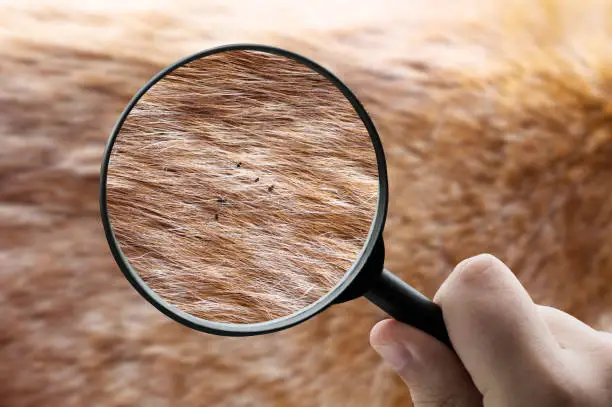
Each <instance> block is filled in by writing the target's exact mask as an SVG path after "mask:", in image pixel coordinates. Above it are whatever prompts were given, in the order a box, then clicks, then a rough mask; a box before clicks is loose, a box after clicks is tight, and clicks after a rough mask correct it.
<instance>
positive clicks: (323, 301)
mask: <svg viewBox="0 0 612 407" xmlns="http://www.w3.org/2000/svg"><path fill="white" fill-rule="evenodd" d="M236 50H251V51H260V52H268V53H272V54H276V55H281V56H284V57H287V58H291V59H294V60H296V61H298V62H300V63H302V64H304V65H306V66H308V67H309V68H311V69H313V70H314V71H316V72H318V73H319V74H321V75H323V76H325V77H326V78H327V79H329V80H330V81H331V82H332V83H333V84H334V85H335V86H336V87H337V88H338V89H339V90H340V91H341V92H342V94H343V95H344V96H345V97H346V98H347V99H348V100H349V101H350V103H351V105H352V106H353V108H354V109H355V111H356V112H357V114H358V115H359V118H360V119H361V121H362V122H363V124H364V125H365V127H366V129H367V131H368V134H369V135H370V138H371V139H372V144H373V146H374V150H375V153H376V159H377V164H378V178H379V193H378V202H377V208H376V214H375V216H374V219H373V221H372V226H371V228H370V232H369V234H368V237H367V239H366V243H365V245H364V247H363V249H362V251H361V254H360V256H359V258H358V259H357V261H356V262H355V263H354V264H353V266H352V267H351V269H350V270H349V271H348V272H347V273H346V274H345V275H344V277H343V278H342V279H341V280H340V282H338V284H336V286H335V287H334V288H333V289H332V290H331V291H330V292H329V293H328V294H326V295H324V296H323V297H321V298H320V299H319V300H317V301H316V302H314V303H312V304H311V305H309V306H308V307H306V308H304V309H302V310H301V311H299V312H297V313H294V314H291V315H288V316H285V317H282V318H278V319H275V320H271V321H265V322H258V323H254V324H230V323H221V322H212V321H207V320H204V319H201V318H197V317H194V316H192V315H190V314H188V313H186V312H184V311H181V310H180V309H178V308H177V307H174V306H172V305H170V304H167V303H166V302H165V301H163V300H162V299H161V297H159V296H158V295H157V294H155V293H154V292H153V290H151V289H150V288H149V287H148V286H147V285H146V284H145V282H144V281H143V280H142V279H141V278H140V277H139V276H138V273H137V272H136V271H135V270H134V269H132V267H131V266H130V265H129V262H128V261H127V259H126V258H125V256H124V255H123V252H122V251H121V249H120V247H119V244H118V242H117V239H116V238H115V235H114V233H113V230H112V226H111V222H110V219H109V215H108V208H107V205H106V183H107V173H108V166H109V162H110V157H111V151H112V148H113V145H114V143H115V140H116V138H117V136H118V134H119V132H120V130H121V127H122V125H123V123H124V121H125V120H126V118H127V117H128V115H129V113H130V112H131V110H132V109H133V108H134V106H135V105H136V103H138V101H139V100H140V98H141V97H142V96H143V95H144V94H145V93H146V92H147V91H148V90H149V89H150V88H151V87H152V86H153V85H155V84H156V83H157V82H158V81H159V80H160V79H162V78H163V77H164V76H165V75H167V74H168V73H170V72H172V71H174V70H175V69H177V68H179V67H181V66H183V65H185V64H187V63H189V62H191V61H194V60H196V59H199V58H204V57H206V56H209V55H213V54H217V53H221V52H227V51H236ZM387 206H388V182H387V164H386V160H385V154H384V151H383V147H382V144H381V142H380V138H379V136H378V132H377V131H376V128H375V127H374V123H373V122H372V120H371V119H370V116H369V115H368V113H367V112H366V110H365V108H364V107H363V105H362V104H361V103H360V102H359V100H358V99H357V97H356V96H355V95H354V93H353V92H352V91H351V90H350V89H349V88H348V87H347V86H346V85H345V84H344V83H343V82H342V81H341V80H340V79H338V78H337V77H336V76H335V75H334V74H332V73H331V72H329V71H328V70H327V69H325V68H323V67H322V66H321V65H319V64H317V63H315V62H313V61H312V60H310V59H308V58H306V57H304V56H301V55H299V54H296V53H294V52H291V51H287V50H284V49H281V48H277V47H273V46H268V45H260V44H232V45H224V46H220V47H216V48H212V49H208V50H204V51H201V52H198V53H196V54H193V55H191V56H188V57H186V58H183V59H181V60H179V61H177V62H175V63H174V64H172V65H170V66H168V67H166V68H165V69H163V70H162V71H160V72H159V73H158V74H157V75H155V76H154V77H153V78H152V79H151V80H150V81H149V82H147V83H146V84H145V85H144V86H143V87H142V88H141V89H140V90H139V91H138V93H136V95H135V96H134V97H133V98H132V100H131V101H130V103H129V104H128V106H127V107H126V108H125V110H124V111H123V113H122V114H121V116H120V118H119V120H118V121H117V124H116V125H115V127H114V129H113V131H112V133H111V136H110V138H109V140H108V143H107V145H106V149H105V151H104V157H103V161H102V167H101V170H100V215H101V217H102V225H103V227H104V233H105V235H106V239H107V241H108V244H109V247H110V250H111V253H112V255H113V257H114V259H115V261H116V262H117V265H118V266H119V269H120V270H121V272H122V273H123V275H124V276H125V277H126V278H127V280H128V281H129V282H130V284H131V285H132V286H133V287H134V288H135V289H136V291H138V293H139V294H140V295H141V296H143V297H144V298H145V299H146V300H147V301H148V302H149V303H151V304H152V305H153V306H154V307H155V308H157V309H158V310H159V311H161V312H162V313H164V314H165V315H166V316H168V317H170V318H172V319H173V320H175V321H177V322H179V323H181V324H183V325H186V326H188V327H190V328H193V329H196V330H198V331H202V332H206V333H210V334H215V335H223V336H251V335H261V334H266V333H271V332H276V331H279V330H283V329H287V328H290V327H292V326H294V325H296V324H299V323H301V322H304V321H306V320H307V319H310V318H312V317H313V316H315V315H317V314H318V313H320V312H321V311H323V310H325V309H326V308H327V307H329V306H330V305H332V304H333V303H334V301H335V300H336V299H337V298H338V297H339V296H340V295H341V294H342V293H343V292H344V291H345V290H346V289H347V288H348V287H349V285H350V284H351V282H353V280H354V279H355V278H356V277H357V275H358V274H359V272H360V271H361V270H362V269H363V267H364V264H365V263H366V261H367V259H368V258H369V257H370V256H371V255H372V252H373V250H374V246H375V245H376V242H377V241H378V240H379V238H381V236H382V233H383V229H384V225H385V221H386V217H387Z"/></svg>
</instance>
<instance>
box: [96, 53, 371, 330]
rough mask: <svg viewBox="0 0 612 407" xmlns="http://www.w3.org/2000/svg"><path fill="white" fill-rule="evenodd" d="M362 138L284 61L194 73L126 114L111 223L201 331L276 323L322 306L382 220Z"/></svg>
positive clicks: (116, 156)
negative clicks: (202, 323)
mask: <svg viewBox="0 0 612 407" xmlns="http://www.w3.org/2000/svg"><path fill="white" fill-rule="evenodd" d="M377 197H378V176H377V161H376V155H375V153H374V148H373V146H372V141H371V139H370V136H369V134H368V132H367V130H366V127H365V125H364V124H363V123H362V121H361V119H360V118H359V116H358V115H357V112H356V111H355V109H354V108H353V107H352V105H351V104H350V102H349V101H348V99H346V97H345V96H344V95H343V94H342V93H341V91H340V90H339V89H338V88H337V87H336V86H335V85H334V84H333V83H332V82H331V81H329V80H328V79H327V78H325V77H324V76H323V75H321V74H319V73H318V72H316V71H314V70H312V69H311V68H309V67H307V66H306V65H303V64H302V63H300V62H298V61H296V60H293V59H290V58H288V57H285V56H280V55H275V54H272V53H266V52H260V51H252V50H250V51H247V50H232V51H224V52H221V53H217V54H214V55H209V56H206V57H202V58H200V59H197V60H195V61H191V62H189V63H187V64H186V65H183V66H181V67H179V68H177V69H176V70H174V71H172V72H171V73H169V74H168V75H166V76H165V77H164V78H163V79H161V80H160V81H159V82H157V83H156V84H155V85H154V86H153V87H152V88H150V89H149V90H148V91H147V92H146V93H145V94H144V96H143V97H142V98H140V99H139V101H138V103H136V105H135V106H134V108H133V109H132V110H131V111H130V113H129V115H128V116H127V118H126V120H125V121H124V122H123V124H122V126H121V129H120V131H119V133H118V136H117V138H116V140H115V142H114V145H113V149H112V154H111V155H110V164H109V167H108V181H107V202H108V214H109V218H110V222H111V224H112V228H113V231H114V234H115V236H116V237H117V241H118V243H119V246H120V247H121V250H122V251H123V253H124V254H125V255H126V256H127V259H128V261H129V263H130V265H131V266H132V267H133V268H134V270H135V271H136V272H137V273H138V275H139V276H140V277H141V278H142V279H143V280H144V282H145V283H146V284H147V285H148V286H149V287H150V288H151V289H152V290H153V291H154V292H155V293H156V294H157V295H159V296H160V297H161V298H162V299H163V300H164V301H165V302H166V303H168V304H170V305H173V306H175V307H177V308H179V309H180V310H182V311H184V312H187V313H189V314H191V315H193V316H195V317H198V318H202V319H206V320H210V321H217V322H230V323H255V322H263V321H269V320H272V319H276V318H281V317H284V316H288V315H290V314H292V313H295V312H298V311H300V310H302V309H304V308H306V307H307V306H308V305H310V304H312V303H314V302H315V301H317V300H318V299H319V298H321V297H322V296H323V295H325V294H326V293H328V292H329V291H330V290H331V289H332V288H333V287H334V286H335V285H336V284H337V283H338V282H339V281H340V279H341V278H342V276H343V275H344V274H345V272H346V271H347V270H349V269H350V268H351V265H352V264H353V262H354V261H355V260H356V259H357V258H358V256H359V253H360V251H361V249H362V247H363V246H364V243H365V241H366V238H367V236H368V232H369V229H370V225H371V223H372V220H373V218H374V214H375V212H376V204H377Z"/></svg>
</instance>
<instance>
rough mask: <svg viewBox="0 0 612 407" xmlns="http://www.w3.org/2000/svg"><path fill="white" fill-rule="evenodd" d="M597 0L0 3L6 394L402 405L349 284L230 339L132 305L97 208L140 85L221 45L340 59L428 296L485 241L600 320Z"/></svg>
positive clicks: (17, 404) (602, 143)
mask: <svg viewBox="0 0 612 407" xmlns="http://www.w3.org/2000/svg"><path fill="white" fill-rule="evenodd" d="M611 7H612V6H611V5H610V4H609V2H608V1H605V0H583V1H580V2H575V1H573V0H565V1H564V0H556V1H553V0H535V1H534V0H530V1H526V0H510V1H501V0H492V1H488V2H477V1H468V0H460V1H450V0H447V1H440V0H429V1H423V2H421V1H416V0H411V1H399V0H398V1H384V0H382V1H379V2H375V3H370V2H368V3H367V4H365V5H361V6H360V5H359V4H356V3H355V2H349V1H339V0H337V1H332V0H325V1H311V2H281V1H278V0H269V1H265V2H226V1H223V2H221V1H219V2H201V1H195V0H193V1H189V0H184V1H174V2H163V1H157V2H154V1H147V2H144V1H143V2H135V1H130V2H126V1H123V2H117V3H115V4H108V2H102V1H100V2H98V3H93V2H88V3H86V4H85V3H84V2H76V1H68V0H60V1H58V0H55V1H53V2H43V1H37V2H35V3H30V2H27V1H18V0H16V1H9V2H7V1H4V2H2V3H0V8H1V12H0V53H2V56H3V58H2V63H0V89H1V91H0V106H1V109H0V138H1V141H2V142H1V144H0V146H1V147H0V202H1V203H0V259H1V260H2V261H1V262H0V264H1V265H2V266H1V267H2V268H1V269H0V310H1V311H2V312H0V323H1V324H2V330H1V331H0V400H1V401H0V404H2V405H3V406H9V407H25V406H28V407H29V406H36V407H38V406H62V407H64V406H110V407H118V406H134V405H142V406H203V405H205V406H252V405H261V406H298V407H301V406H329V407H331V406H333V407H337V406H385V407H387V406H404V405H409V402H408V399H409V395H408V391H407V389H406V388H405V386H404V385H403V384H401V383H400V382H399V381H398V380H397V378H396V377H395V375H394V374H393V373H391V372H390V371H389V370H388V369H387V368H386V367H384V366H383V365H382V363H381V362H380V360H379V358H378V357H377V356H376V355H375V354H374V352H373V351H372V350H371V349H370V348H369V346H368V340H367V338H368V331H369V329H370V328H371V326H372V325H373V324H374V322H376V321H377V320H378V319H380V318H382V317H383V315H382V313H381V312H380V311H378V310H377V309H376V308H375V307H374V306H373V305H371V304H369V303H368V302H367V301H365V300H363V299H360V300H356V301H354V302H350V303H346V304H342V305H339V306H333V307H331V308H330V309H329V310H326V311H325V312H324V313H322V314H320V315H318V316H317V317H315V318H313V319H311V320H309V321H308V322H306V323H304V324H302V325H299V326H296V327H294V328H291V329H289V330H287V331H283V332H279V333H276V334H272V335H264V336H261V337H251V338H224V337H215V336H211V335H206V334H202V333H199V332H195V331H192V330H190V329H188V328H186V327H183V326H182V325H180V324H178V323H176V322H174V321H172V320H169V319H168V318H166V317H165V316H164V315H162V314H161V313H159V312H158V311H157V310H155V309H154V308H153V307H152V306H150V305H149V304H148V303H147V302H146V301H144V300H143V299H142V298H141V297H140V296H139V295H138V294H137V293H136V292H135V291H134V290H133V288H132V287H131V286H130V285H129V284H128V282H127V281H126V280H125V278H124V277H123V276H122V275H121V273H120V272H119V271H118V269H117V267H116V265H115V263H114V261H113V259H112V257H111V255H110V253H109V251H108V248H107V244H106V241H105V238H104V233H103V231H102V227H101V224H100V219H99V214H98V201H97V198H98V181H99V167H100V162H101V159H102V153H103V150H104V145H105V142H106V140H107V137H108V134H109V133H110V131H111V130H112V127H113V125H114V123H115V122H116V120H117V118H118V116H119V114H120V113H121V111H122V109H123V108H124V107H125V105H126V104H127V103H128V101H129V100H130V98H131V97H132V95H133V94H134V93H135V92H136V91H137V90H138V88H139V87H140V86H141V85H142V84H143V83H144V82H145V81H146V80H148V79H149V78H150V77H151V76H152V75H153V74H155V73H156V72H158V71H159V70H160V69H161V68H162V67H164V66H166V65H168V64H170V63H171V62H173V61H175V60H177V59H179V58H182V57H184V56H186V55H190V54H192V53H194V52H198V51H200V50H202V49H206V48H209V47H212V46H216V45H221V44H224V43H233V42H247V41H248V42H258V43H267V44H270V45H277V46H280V47H283V48H287V49H291V50H294V51H296V52H298V53H301V54H304V55H306V56H308V57H310V58H312V59H314V60H316V61H318V62H320V63H321V64H323V65H324V66H326V67H327V68H329V69H330V70H332V71H333V72H335V73H336V74H337V75H338V76H339V77H341V78H343V80H345V82H346V83H347V85H348V86H349V87H350V88H351V89H352V90H353V91H355V93H356V94H357V96H358V97H359V98H360V100H361V101H362V102H363V104H364V105H365V107H366V109H367V110H368V111H369V113H370V114H371V116H372V117H373V119H374V122H375V124H376V126H377V128H378V131H379V133H380V135H381V138H382V141H383V144H384V146H385V152H386V157H387V161H388V167H389V177H390V199H391V202H390V211H389V218H388V222H387V226H386V230H385V239H386V247H387V260H386V266H387V267H388V268H389V269H390V270H392V271H393V272H395V273H397V274H399V275H401V276H402V278H404V279H405V280H406V281H409V282H411V283H412V284H413V285H415V286H416V287H417V288H419V289H421V290H423V291H424V292H425V293H426V294H427V295H433V293H434V292H435V290H436V289H437V287H438V285H439V284H440V282H441V281H442V279H443V278H444V277H445V276H446V275H447V274H448V273H449V271H450V270H451V269H452V267H453V265H454V264H455V263H457V262H458V261H459V260H460V259H462V258H465V257H467V256H469V255H472V254H476V253H478V252H491V253H493V254H495V255H497V256H499V257H500V258H502V259H503V260H504V261H506V262H508V263H509V265H510V266H511V267H512V268H513V269H514V270H515V271H516V273H517V274H518V275H519V277H520V279H521V280H522V281H523V282H524V283H525V285H526V286H527V288H528V289H529V291H530V292H531V293H532V295H533V296H534V298H535V300H536V301H538V302H540V303H544V304H548V305H555V306H557V307H560V308H562V309H564V310H566V311H568V312H570V313H572V314H574V315H575V316H577V317H579V318H580V319H583V320H585V321H586V322H588V323H589V324H592V325H594V326H596V327H598V328H600V329H611V328H612V319H611V316H612V286H611V284H610V281H612V199H611V198H610V196H611V194H610V190H611V184H610V180H611V179H612V164H611V163H612V162H611V161H610V156H611V154H612V130H611V123H612V120H611V119H612V107H611V106H612V104H611V103H612V94H611V93H612V69H611V68H610V67H611V66H612V65H611V62H612V61H611V59H612V52H611V51H612V49H611V48H612V41H611V29H612V27H611V21H612V14H611V13H612V11H611V10H610V8H611Z"/></svg>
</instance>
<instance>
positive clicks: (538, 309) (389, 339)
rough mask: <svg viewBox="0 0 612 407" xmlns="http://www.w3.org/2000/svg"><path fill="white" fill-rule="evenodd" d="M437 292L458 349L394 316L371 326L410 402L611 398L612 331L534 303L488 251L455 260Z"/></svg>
mask: <svg viewBox="0 0 612 407" xmlns="http://www.w3.org/2000/svg"><path fill="white" fill-rule="evenodd" d="M434 301H435V302H437V303H438V304H439V305H440V306H441V308H442V311H443V314H444V321H445V323H446V326H447V328H448V332H449V336H450V339H451V341H452V343H453V346H454V348H455V351H456V354H455V353H453V352H452V351H451V350H450V349H449V348H447V347H446V346H445V345H443V344H442V343H440V342H438V341H437V340H436V339H434V338H432V337H430V336H429V335H427V334H425V333H423V332H421V331H419V330H417V329H415V328H412V327H410V326H407V325H404V324H402V323H399V322H397V321H394V320H385V321H381V322H379V323H378V324H376V325H375V326H374V328H372V332H371V334H370V343H371V344H372V346H373V347H374V349H375V350H376V351H377V352H378V353H379V354H380V355H381V356H382V357H383V359H384V360H385V361H386V362H387V363H388V364H389V365H390V366H391V367H393V368H394V370H395V371H397V373H398V374H399V376H400V377H401V378H402V380H403V381H404V382H405V383H406V384H407V385H408V387H409V389H410V392H411V395H412V399H413V403H414V405H415V407H425V406H427V407H443V406H444V407H477V406H485V407H536V406H537V407H565V406H581V407H600V406H601V407H604V406H606V407H609V406H612V334H609V333H605V332H599V331H596V330H594V329H593V328H591V327H589V326H588V325H586V324H584V323H582V322H580V321H579V320H577V319H576V318H574V317H572V316H570V315H568V314H566V313H564V312H562V311H560V310H558V309H555V308H551V307H545V306H540V305H536V304H534V303H533V301H532V300H531V298H530V297H529V294H528V293H527V292H526V291H525V289H524V288H523V287H522V285H521V284H520V282H519V281H518V279H517V278H516V277H515V276H514V274H513V273H512V272H511V271H510V270H509V269H508V267H506V266H505V265H504V264H503V263H502V262H501V261H500V260H498V259H496V258H495V257H493V256H491V255H479V256H476V257H473V258H470V259H467V260H465V261H463V262H462V263H460V264H459V265H458V266H457V267H456V268H455V270H454V271H453V272H452V273H451V275H450V276H449V277H448V279H447V280H446V281H445V282H444V284H442V286H441V287H440V289H439V290H438V293H437V294H436V296H435V298H434Z"/></svg>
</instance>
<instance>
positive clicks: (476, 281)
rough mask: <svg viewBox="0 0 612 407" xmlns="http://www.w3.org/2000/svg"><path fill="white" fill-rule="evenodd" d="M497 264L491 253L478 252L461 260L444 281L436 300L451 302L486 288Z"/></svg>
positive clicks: (497, 261) (492, 277)
mask: <svg viewBox="0 0 612 407" xmlns="http://www.w3.org/2000/svg"><path fill="white" fill-rule="evenodd" d="M499 265H500V261H499V260H498V259H497V258H496V257H494V256H493V255H491V254H480V255H478V256H475V257H471V258H469V259H466V260H463V261H462V262H461V263H459V264H458V265H457V267H455V270H454V271H453V272H452V273H451V275H450V276H449V277H448V279H447V281H445V282H444V284H443V285H442V287H441V288H440V290H439V292H438V295H436V300H437V301H439V302H440V303H443V302H453V301H454V300H455V299H457V300H461V299H463V298H465V296H466V295H471V293H473V292H478V291H480V290H483V289H486V287H488V286H490V285H491V282H492V281H493V279H494V276H495V274H496V273H495V269H496V268H497V267H499Z"/></svg>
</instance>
